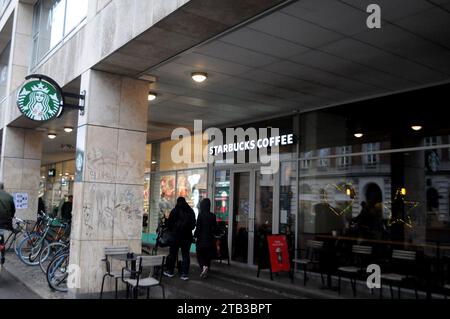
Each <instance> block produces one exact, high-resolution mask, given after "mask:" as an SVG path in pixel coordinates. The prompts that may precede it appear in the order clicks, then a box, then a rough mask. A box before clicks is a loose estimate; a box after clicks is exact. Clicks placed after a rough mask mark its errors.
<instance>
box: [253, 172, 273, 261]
mask: <svg viewBox="0 0 450 319" xmlns="http://www.w3.org/2000/svg"><path fill="white" fill-rule="evenodd" d="M255 177H256V178H255V179H256V187H255V214H254V219H253V220H252V223H253V224H254V227H253V229H254V240H253V251H254V253H253V256H254V257H253V263H254V264H255V265H257V264H258V261H259V257H260V255H261V252H262V250H264V249H267V237H266V236H267V235H271V234H272V225H273V222H272V221H273V204H274V203H273V197H274V192H273V190H274V175H272V174H270V175H267V174H265V175H263V174H261V173H260V171H259V170H257V171H256V172H255Z"/></svg>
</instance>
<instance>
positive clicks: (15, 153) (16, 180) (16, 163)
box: [0, 127, 43, 220]
mask: <svg viewBox="0 0 450 319" xmlns="http://www.w3.org/2000/svg"><path fill="white" fill-rule="evenodd" d="M42 141H43V135H42V133H40V132H37V131H35V130H28V129H22V128H15V127H5V128H4V129H3V141H2V153H1V154H2V155H1V166H0V180H1V181H2V182H3V183H4V185H5V190H6V191H7V192H8V193H10V194H14V193H22V194H27V195H28V203H27V204H26V207H23V208H20V207H17V210H16V216H17V217H19V218H22V219H29V220H36V216H37V204H38V196H39V183H40V180H41V156H42Z"/></svg>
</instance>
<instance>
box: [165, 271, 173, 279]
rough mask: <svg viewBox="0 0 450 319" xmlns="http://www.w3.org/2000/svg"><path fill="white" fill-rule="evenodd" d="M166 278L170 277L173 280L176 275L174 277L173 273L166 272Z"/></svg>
mask: <svg viewBox="0 0 450 319" xmlns="http://www.w3.org/2000/svg"><path fill="white" fill-rule="evenodd" d="M164 276H166V277H169V278H172V277H173V276H175V275H174V274H173V273H171V272H168V271H165V272H164Z"/></svg>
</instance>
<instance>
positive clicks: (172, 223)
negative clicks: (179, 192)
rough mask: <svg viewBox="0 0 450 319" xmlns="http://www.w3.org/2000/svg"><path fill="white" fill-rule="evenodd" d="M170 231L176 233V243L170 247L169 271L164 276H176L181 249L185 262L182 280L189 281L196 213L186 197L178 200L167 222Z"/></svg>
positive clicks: (182, 267)
mask: <svg viewBox="0 0 450 319" xmlns="http://www.w3.org/2000/svg"><path fill="white" fill-rule="evenodd" d="M167 227H168V229H169V231H171V232H173V233H174V243H173V244H172V245H171V246H170V249H169V256H168V257H167V264H166V266H167V271H165V272H164V275H165V276H167V277H173V276H174V270H175V262H176V260H177V256H178V250H179V249H180V248H181V255H182V258H183V262H182V264H181V279H182V280H188V279H189V277H188V275H189V266H190V255H189V253H190V250H191V245H192V241H193V236H192V231H193V230H194V228H195V213H194V210H193V209H192V208H191V207H190V206H189V204H188V203H187V202H186V199H185V198H184V197H179V198H178V199H177V205H176V206H175V208H174V209H173V210H172V211H171V212H170V215H169V218H168V220H167Z"/></svg>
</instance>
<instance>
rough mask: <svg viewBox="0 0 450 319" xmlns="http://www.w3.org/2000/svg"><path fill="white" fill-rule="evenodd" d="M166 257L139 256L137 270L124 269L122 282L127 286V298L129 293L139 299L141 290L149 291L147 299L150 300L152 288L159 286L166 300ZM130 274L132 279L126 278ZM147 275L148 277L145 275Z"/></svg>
mask: <svg viewBox="0 0 450 319" xmlns="http://www.w3.org/2000/svg"><path fill="white" fill-rule="evenodd" d="M164 262H165V256H162V255H158V256H139V257H138V268H137V270H133V269H129V268H127V267H124V268H123V269H122V274H124V277H123V278H122V281H123V282H124V283H126V284H127V298H128V296H129V291H130V288H131V292H132V293H133V297H134V298H135V299H137V298H138V293H139V289H140V288H144V289H147V299H149V298H150V288H151V287H156V286H159V287H161V290H162V296H163V299H165V298H166V293H165V289H164V286H163V285H162V283H161V281H162V277H163V268H164ZM127 272H129V273H130V274H131V277H126V276H125V274H126V273H127ZM145 274H146V275H145Z"/></svg>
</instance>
